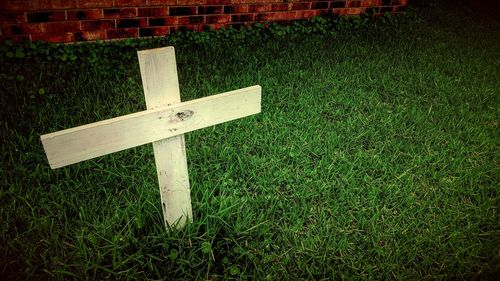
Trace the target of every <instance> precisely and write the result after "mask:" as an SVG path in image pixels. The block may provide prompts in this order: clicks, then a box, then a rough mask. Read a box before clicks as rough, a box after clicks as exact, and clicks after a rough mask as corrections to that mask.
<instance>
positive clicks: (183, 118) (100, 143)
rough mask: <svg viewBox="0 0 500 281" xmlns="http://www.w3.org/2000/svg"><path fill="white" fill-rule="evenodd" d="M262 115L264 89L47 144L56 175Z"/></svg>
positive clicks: (60, 136)
mask: <svg viewBox="0 0 500 281" xmlns="http://www.w3.org/2000/svg"><path fill="white" fill-rule="evenodd" d="M260 111H261V87H260V86H252V87H248V88H243V89H239V90H235V91H230V92H226V93H222V94H218V95H213V96H209V97H204V98H200V99H197V100H192V101H188V102H183V103H178V104H173V105H169V106H166V107H160V108H157V109H153V110H146V111H141V112H137V113H132V114H129V115H124V116H121V117H116V118H112V119H108V120H104V121H100V122H96V123H92V124H87V125H83V126H79V127H75V128H71V129H66V130H62V131H59V132H55V133H50V134H46V135H42V136H41V140H42V144H43V147H44V149H45V153H46V154H47V159H48V161H49V164H50V166H51V167H52V168H53V169H55V168H59V167H64V166H66V165H70V164H74V163H78V162H80V161H83V160H88V159H92V158H95V157H98V156H102V155H106V154H109V153H112V152H116V151H120V150H124V149H127V148H132V147H135V146H138V145H142V144H146V143H150V142H154V141H159V140H163V139H165V138H170V137H173V136H178V135H182V134H184V133H187V132H190V131H194V130H197V129H201V128H205V127H208V126H212V125H216V124H220V123H223V122H227V121H231V120H235V119H238V118H242V117H245V116H249V115H252V114H257V113H259V112H260Z"/></svg>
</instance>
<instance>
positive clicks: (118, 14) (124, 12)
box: [103, 8, 137, 19]
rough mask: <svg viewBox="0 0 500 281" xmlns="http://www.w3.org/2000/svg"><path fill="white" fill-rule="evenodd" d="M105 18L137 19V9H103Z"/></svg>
mask: <svg viewBox="0 0 500 281" xmlns="http://www.w3.org/2000/svg"><path fill="white" fill-rule="evenodd" d="M103 14H104V18H107V19H117V18H131V17H132V18H135V17H137V8H122V9H103Z"/></svg>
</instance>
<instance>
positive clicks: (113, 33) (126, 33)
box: [106, 28, 139, 39]
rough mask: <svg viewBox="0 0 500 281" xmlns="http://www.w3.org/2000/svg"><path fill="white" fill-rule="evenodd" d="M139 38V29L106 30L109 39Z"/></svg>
mask: <svg viewBox="0 0 500 281" xmlns="http://www.w3.org/2000/svg"><path fill="white" fill-rule="evenodd" d="M137 36H139V28H120V29H110V30H106V38H107V39H117V38H130V37H137Z"/></svg>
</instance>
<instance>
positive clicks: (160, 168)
mask: <svg viewBox="0 0 500 281" xmlns="http://www.w3.org/2000/svg"><path fill="white" fill-rule="evenodd" d="M137 55H138V57H139V67H140V70H141V78H142V86H143V88H144V96H145V98H146V107H147V109H148V110H151V109H155V108H158V107H162V106H168V105H170V104H176V103H179V102H180V101H181V96H180V91H179V81H178V78H177V64H176V62H175V50H174V47H165V48H158V49H151V50H144V51H139V52H137ZM153 151H154V156H155V164H156V172H157V175H158V184H159V187H160V199H161V206H162V212H163V221H164V223H165V226H166V227H167V228H168V227H171V226H174V227H176V228H182V227H184V225H185V224H186V223H187V221H192V218H193V211H192V207H191V190H190V186H189V174H188V166H187V159H186V145H185V141H184V135H183V134H182V135H178V136H174V137H171V138H167V139H163V140H159V141H155V142H153Z"/></svg>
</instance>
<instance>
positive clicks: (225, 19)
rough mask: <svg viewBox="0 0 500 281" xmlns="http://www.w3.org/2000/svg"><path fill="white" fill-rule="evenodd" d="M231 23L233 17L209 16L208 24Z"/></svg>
mask: <svg viewBox="0 0 500 281" xmlns="http://www.w3.org/2000/svg"><path fill="white" fill-rule="evenodd" d="M230 21H231V15H217V16H207V18H206V20H205V22H206V23H228V22H230Z"/></svg>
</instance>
